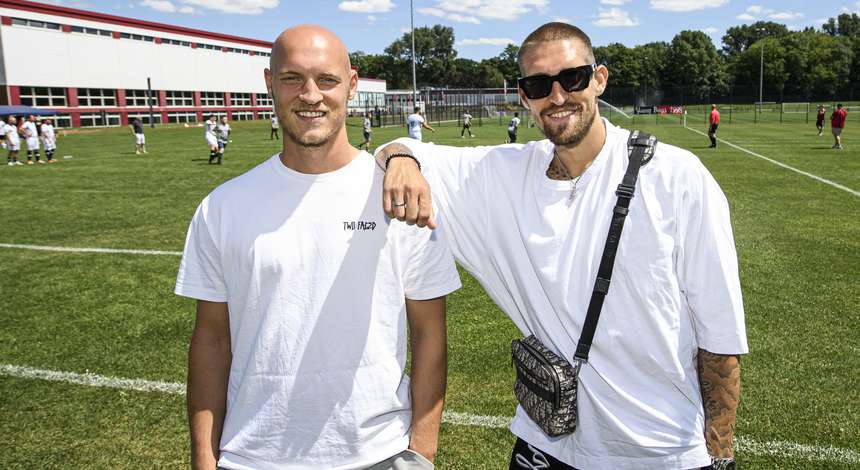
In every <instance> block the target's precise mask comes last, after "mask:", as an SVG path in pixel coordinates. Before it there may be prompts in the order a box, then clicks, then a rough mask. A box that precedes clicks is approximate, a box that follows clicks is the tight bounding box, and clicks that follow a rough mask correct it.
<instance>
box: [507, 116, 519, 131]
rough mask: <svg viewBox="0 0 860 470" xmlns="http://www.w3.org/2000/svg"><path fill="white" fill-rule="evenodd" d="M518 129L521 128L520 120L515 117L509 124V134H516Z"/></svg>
mask: <svg viewBox="0 0 860 470" xmlns="http://www.w3.org/2000/svg"><path fill="white" fill-rule="evenodd" d="M517 127H520V118H518V117H514V118H513V119H511V123H510V124H508V132H516V130H517Z"/></svg>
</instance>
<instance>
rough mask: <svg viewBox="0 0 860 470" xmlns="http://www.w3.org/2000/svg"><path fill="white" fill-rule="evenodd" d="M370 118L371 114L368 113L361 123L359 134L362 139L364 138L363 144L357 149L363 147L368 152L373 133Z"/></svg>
mask: <svg viewBox="0 0 860 470" xmlns="http://www.w3.org/2000/svg"><path fill="white" fill-rule="evenodd" d="M372 117H373V113H372V112H370V111H368V112H367V114H365V115H364V121H363V122H362V123H361V134H362V137H364V142H362V143H360V144H358V148H359V149H361V148H362V147H364V149H365V150H367V151H370V137H371V134H372V132H373V124H372V123H371V121H370V118H372Z"/></svg>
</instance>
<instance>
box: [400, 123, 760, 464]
mask: <svg viewBox="0 0 860 470" xmlns="http://www.w3.org/2000/svg"><path fill="white" fill-rule="evenodd" d="M604 123H605V125H606V129H607V133H606V142H605V144H604V146H603V148H602V150H601V151H600V153H599V154H598V156H597V157H596V158H595V160H594V162H593V164H592V165H591V167H590V168H588V169H587V170H586V171H585V173H583V175H582V177H581V179H580V180H579V182H578V183H577V197H576V199H575V201H574V202H573V203H572V204H569V196H570V191H571V185H570V181H553V180H550V179H549V178H547V176H546V169H547V167H548V166H549V163H550V160H551V159H552V156H553V144H552V143H551V142H549V141H548V140H543V141H538V142H530V143H528V144H510V145H501V146H495V147H472V148H460V147H445V146H434V145H432V144H422V143H418V142H415V141H414V140H410V139H398V140H397V142H399V143H401V144H403V145H406V146H408V147H410V148H411V149H412V150H413V151H414V152H415V153H416V155H417V156H418V158H419V160H421V163H422V171H423V172H424V173H425V175H426V176H427V177H428V180H429V182H430V185H431V188H432V190H433V197H434V202H435V203H436V204H437V205H438V209H439V210H438V212H437V214H438V218H439V221H440V223H441V224H442V226H443V227H445V231H446V232H447V234H448V239H449V241H450V243H451V248H452V250H453V252H454V256H455V258H456V259H457V261H458V262H459V263H460V264H461V265H462V266H463V267H464V268H465V269H466V270H468V271H469V272H470V273H472V274H473V275H474V276H475V278H476V279H477V280H478V282H480V284H481V285H482V286H483V287H484V289H485V290H486V291H487V293H488V294H489V295H490V297H491V298H492V299H493V300H494V301H495V302H496V304H497V305H499V307H500V308H501V309H502V310H503V311H504V312H505V313H506V314H507V315H508V316H509V317H510V318H511V319H512V320H513V322H514V323H515V324H516V326H517V327H518V328H519V329H520V331H522V333H523V334H524V335H527V334H534V335H536V336H537V337H538V338H539V339H540V340H541V341H542V342H543V343H544V344H545V345H547V346H548V347H550V348H551V349H553V350H555V351H556V352H559V353H561V354H562V355H563V356H564V357H565V358H567V359H568V360H569V361H572V359H573V356H574V352H575V350H576V342H577V341H578V340H579V334H580V332H581V331H582V324H583V322H584V320H585V314H586V310H587V307H588V303H589V299H590V298H591V292H592V289H593V287H594V281H595V276H596V275H597V268H598V266H599V264H600V258H601V254H602V253H603V247H604V244H605V242H606V236H607V233H608V230H609V222H610V220H611V215H612V208H613V207H614V205H615V202H616V199H617V197H616V195H615V189H616V188H617V186H618V184H619V183H620V182H621V180H622V177H623V175H624V172H625V170H626V168H627V164H628V154H627V139H628V137H629V132H628V131H626V130H624V129H621V128H618V127H615V126H613V125H611V124H609V123H608V122H607V121H604ZM699 348H702V349H705V350H708V351H710V352H713V353H719V354H739V353H746V352H747V341H746V328H745V325H744V312H743V304H742V300H741V289H740V281H739V278H738V265H737V255H736V251H735V246H734V241H733V236H732V229H731V224H730V220H729V207H728V204H727V201H726V198H725V196H724V195H723V193H722V191H721V190H720V188H719V186H718V185H717V183H716V181H714V179H713V177H712V176H711V175H710V173H708V171H707V170H706V169H705V167H704V166H703V165H702V164H701V162H700V161H699V160H698V159H697V158H696V157H695V155H693V154H691V153H690V152H688V151H685V150H682V149H680V148H677V147H674V146H671V145H668V144H665V143H659V144H658V146H657V149H656V154H655V156H654V157H653V159H652V161H651V162H650V163H648V164H647V165H645V166H644V167H642V169H641V172H640V176H639V181H638V183H637V186H636V192H635V197H634V198H633V200H632V202H631V205H630V213H629V216H628V217H627V220H626V222H625V225H624V231H623V233H622V235H621V242H620V247H619V249H618V254H617V257H616V260H615V269H614V271H613V275H612V282H611V285H610V287H609V293H608V295H607V297H606V300H605V303H604V305H603V310H602V313H601V316H600V321H599V323H598V326H597V332H596V334H595V337H594V342H593V346H592V348H591V353H590V356H589V362H588V364H587V365H586V366H584V367H583V368H582V372H581V375H580V378H581V382H580V387H579V398H578V399H579V422H578V428H577V430H576V432H575V433H574V434H572V435H569V436H565V437H558V438H550V437H548V436H547V435H546V434H544V433H543V432H542V431H541V430H540V428H538V427H537V425H536V424H534V423H533V422H532V421H531V419H530V418H529V417H528V415H527V414H526V413H525V412H524V411H523V410H522V408H521V407H518V408H517V413H516V416H515V417H514V420H513V423H512V424H511V431H512V432H513V433H514V434H516V435H517V436H519V437H521V438H523V439H524V440H526V441H527V442H529V443H530V444H532V445H533V446H535V447H537V448H538V449H541V450H543V451H545V452H547V453H549V454H550V455H553V456H554V457H556V458H558V459H559V460H561V461H563V462H566V463H567V464H569V465H572V466H574V467H576V468H581V469H588V470H594V469H612V470H624V469H637V470H638V469H642V468H648V469H667V470H668V469H672V470H677V469H686V468H696V467H700V466H704V465H707V464H709V457H708V453H707V450H706V448H705V440H704V436H703V434H704V433H703V429H704V414H703V407H702V398H701V395H700V389H699V381H698V375H697V371H696V365H695V364H696V360H695V358H696V355H697V353H698V349H699Z"/></svg>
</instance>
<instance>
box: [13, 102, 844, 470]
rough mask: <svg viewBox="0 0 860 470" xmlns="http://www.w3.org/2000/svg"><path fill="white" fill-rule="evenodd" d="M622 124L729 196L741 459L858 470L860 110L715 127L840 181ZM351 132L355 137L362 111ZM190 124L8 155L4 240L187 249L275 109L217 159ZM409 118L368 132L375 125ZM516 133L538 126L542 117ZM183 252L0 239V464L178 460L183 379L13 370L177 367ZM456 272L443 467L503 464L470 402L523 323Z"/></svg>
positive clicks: (668, 128)
mask: <svg viewBox="0 0 860 470" xmlns="http://www.w3.org/2000/svg"><path fill="white" fill-rule="evenodd" d="M491 122H492V123H493V124H492V125H491V124H490V123H491ZM620 123H621V124H623V125H624V126H625V127H632V126H634V125H635V127H636V128H640V129H642V130H646V131H650V132H653V133H655V134H656V135H657V136H658V137H659V138H660V139H661V140H662V141H663V142H667V143H671V144H674V145H679V146H682V147H685V148H688V149H690V150H692V151H693V152H695V153H696V154H698V155H699V156H700V158H701V159H702V161H703V162H704V163H705V165H706V166H707V167H708V168H709V169H710V170H711V172H712V173H713V174H714V176H715V177H716V179H717V180H718V181H719V183H720V184H721V186H722V188H723V190H724V191H725V192H726V194H727V196H728V199H729V203H730V205H731V208H732V220H733V226H734V233H735V238H736V243H737V246H738V252H739V256H740V266H741V281H742V284H743V290H744V300H745V306H746V315H747V327H748V335H749V343H750V348H751V351H752V353H751V354H750V355H749V356H747V357H745V358H744V359H743V361H742V369H743V370H742V387H743V390H742V403H741V409H740V412H739V419H738V428H737V435H738V445H737V450H738V460H739V463H740V467H741V468H743V469H773V468H779V469H809V468H818V469H840V468H858V467H860V391H858V390H860V388H858V383H860V382H858V380H860V379H858V377H860V347H858V340H857V338H858V333H860V294H858V292H860V195H858V194H857V191H860V125H858V124H857V123H852V121H851V117H850V116H849V123H848V128H847V129H846V131H845V134H844V139H845V146H846V149H845V150H842V151H836V150H831V149H830V145H831V143H832V142H831V141H832V138H831V137H830V135H829V129H825V135H824V136H823V137H818V136H816V135H815V134H816V132H815V129H814V126H813V125H807V124H804V123H801V122H797V123H790V124H782V125H780V124H778V123H776V122H772V121H771V122H762V121H759V123H758V124H756V125H753V124H752V123H747V122H746V121H744V120H743V119H737V120H736V121H735V122H734V123H733V124H725V125H723V126H721V128H720V137H721V138H723V139H726V140H728V141H730V142H732V143H734V144H737V145H738V146H741V147H743V148H745V149H748V150H750V151H752V152H755V153H758V154H760V155H762V156H765V157H768V158H771V159H773V160H776V161H779V162H782V163H784V164H786V165H789V166H791V167H794V168H796V169H798V170H801V171H804V172H807V173H809V174H812V175H815V176H818V177H820V178H823V179H826V180H829V181H832V182H834V183H836V184H839V185H842V186H844V187H847V188H849V189H850V190H853V191H854V193H851V192H850V191H846V190H843V189H839V188H836V187H834V186H831V185H828V184H825V183H823V182H821V181H819V180H815V179H813V178H811V177H810V176H805V175H801V174H799V173H797V172H793V171H790V170H788V169H785V168H782V167H779V166H777V165H775V164H773V163H771V162H768V161H765V160H763V159H760V158H757V157H754V156H752V155H750V154H747V153H744V152H742V151H740V150H737V149H734V148H731V147H729V146H728V145H725V144H720V146H719V148H717V149H708V148H705V147H706V146H707V144H708V141H707V138H706V137H704V136H702V135H699V134H697V133H695V132H693V131H691V130H689V129H686V128H684V127H682V126H681V125H679V119H678V118H677V117H673V118H655V117H653V116H651V117H643V118H641V119H637V121H636V123H635V124H633V123H631V122H629V121H622V122H620ZM353 124H354V123H353ZM690 125H691V126H693V127H695V128H696V129H698V130H701V131H704V129H705V126H704V124H701V123H699V122H698V121H696V122H695V123H694V119H690ZM473 130H474V132H475V133H476V134H477V137H476V138H474V139H460V138H459V128H458V127H456V125H455V124H451V125H447V126H441V127H440V128H439V132H438V133H436V134H433V133H430V132H425V139H427V140H433V141H435V142H437V143H439V144H452V145H464V144H498V143H501V142H502V141H503V140H504V138H505V137H506V132H505V128H504V127H500V126H498V125H497V123H496V122H494V121H493V120H486V121H485V122H484V125H483V126H480V127H473ZM349 131H350V136H351V141H352V142H354V143H356V144H357V143H358V142H359V141H360V140H361V138H360V131H361V129H360V127H358V126H357V125H351V126H350V127H349ZM202 134H203V132H202V130H201V129H199V128H190V129H189V128H183V127H164V128H159V129H156V130H149V129H147V142H148V149H149V154H148V155H146V156H136V155H134V152H133V142H132V140H133V138H132V136H131V134H130V131H129V130H128V129H127V128H122V129H103V130H96V131H86V132H85V133H77V134H73V135H68V136H65V137H61V138H60V140H59V151H58V155H59V156H60V159H61V161H62V163H59V164H57V165H51V166H47V165H43V166H37V167H7V166H2V167H0V188H2V194H3V197H4V201H3V204H0V234H2V240H0V242H1V243H5V244H21V245H36V246H52V247H74V248H121V249H141V250H166V251H174V252H175V251H181V249H182V245H183V242H184V237H185V231H186V228H187V225H188V222H189V220H190V217H191V215H192V213H193V210H194V208H195V207H196V205H197V204H198V202H199V201H200V200H201V199H202V198H203V196H205V195H206V194H207V193H208V192H209V191H210V190H212V189H213V188H214V187H215V186H216V185H218V184H219V183H221V182H223V181H225V180H226V179H228V178H230V177H233V176H236V175H238V174H240V173H242V172H244V171H246V170H247V169H249V168H251V167H253V166H254V165H256V164H257V163H259V162H261V161H263V160H264V159H266V158H267V157H269V156H270V155H272V154H274V153H276V152H277V151H278V150H279V142H277V141H270V140H268V134H269V131H268V121H266V122H241V123H240V122H237V123H234V136H233V140H234V142H233V143H232V144H231V146H230V148H229V150H228V155H227V158H226V160H225V164H224V165H222V166H209V165H207V164H206V157H207V156H208V150H207V149H206V148H205V144H204V141H203V135H202ZM404 134H405V132H404V129H403V128H386V129H376V130H375V131H374V141H375V143H381V142H385V141H387V140H390V139H392V138H394V137H399V136H402V135H404ZM520 135H521V140H523V141H525V140H529V139H537V138H539V134H538V132H537V130H536V129H523V130H522V131H521V133H520ZM64 155H70V156H73V158H71V159H65V160H64V159H62V156H64ZM607 216H608V214H607ZM178 262H179V257H178V256H176V255H173V254H170V253H168V254H163V255H145V254H133V253H114V254H106V253H77V252H53V251H34V250H31V249H24V248H20V247H18V248H15V247H2V248H0V436H3V437H2V440H3V443H4V445H3V450H2V451H0V468H2V469H17V468H21V469H37V468H38V469H41V468H96V469H102V468H104V469H108V468H110V469H113V468H182V467H187V465H188V457H187V456H188V439H187V431H186V429H187V428H186V424H185V409H184V397H183V396H181V395H179V394H177V393H175V391H174V393H170V392H169V391H168V392H157V391H150V392H141V391H134V390H130V389H128V388H133V387H131V385H128V384H125V385H123V384H118V385H121V386H125V387H126V389H123V388H99V387H92V386H86V385H80V384H70V383H67V382H63V381H48V380H41V379H32V378H26V377H22V376H21V375H27V374H26V373H22V372H21V371H22V370H21V369H13V368H12V367H11V366H27V367H30V368H35V369H40V370H50V371H65V372H73V373H76V374H84V373H93V374H98V375H99V376H104V377H113V378H128V379H146V380H150V381H163V382H168V383H179V384H181V383H183V382H184V381H185V373H186V358H185V355H186V350H187V344H188V338H189V334H190V332H191V328H192V324H193V309H194V306H193V302H192V301H190V300H186V299H181V298H178V297H175V296H174V295H173V294H172V293H171V292H172V287H173V282H174V279H175V275H176V269H177V265H178ZM463 283H464V287H463V289H461V290H460V291H458V292H457V293H455V294H453V295H452V296H451V297H450V301H449V307H448V308H449V324H448V329H449V341H450V375H449V380H448V398H447V407H446V409H447V410H448V411H450V412H456V413H462V415H453V414H452V415H449V417H448V418H447V421H446V423H445V424H443V427H442V436H441V442H440V450H439V456H438V459H437V466H438V467H439V468H446V469H501V468H507V460H508V457H509V452H510V448H511V445H512V443H513V440H514V439H513V437H512V436H511V435H510V433H509V432H508V431H507V430H506V429H504V428H499V427H498V426H496V427H494V425H493V423H496V422H497V421H498V420H492V419H489V418H485V419H482V418H480V417H508V416H511V415H512V413H513V410H514V404H515V402H514V398H513V394H512V392H511V384H512V377H513V374H512V370H511V367H510V357H509V347H510V340H511V339H512V338H514V337H517V336H518V333H517V332H516V331H515V329H514V328H513V326H512V324H511V323H510V322H509V321H508V320H507V318H506V317H505V316H504V315H503V314H502V313H501V312H500V311H499V310H498V309H497V308H496V307H495V306H494V305H493V304H492V302H491V301H490V300H489V299H488V297H487V296H486V295H485V294H484V292H483V291H482V289H481V288H480V287H479V286H478V285H477V283H476V282H475V281H474V280H473V279H472V278H471V277H469V276H468V275H466V274H465V273H463ZM78 377H79V376H78ZM132 385H133V384H132ZM176 388H178V389H181V387H176ZM464 421H469V422H472V423H473V424H462V423H463V422H464ZM584 470H587V469H584Z"/></svg>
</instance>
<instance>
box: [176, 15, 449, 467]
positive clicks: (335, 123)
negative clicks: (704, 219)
mask: <svg viewBox="0 0 860 470" xmlns="http://www.w3.org/2000/svg"><path fill="white" fill-rule="evenodd" d="M270 61H271V62H270V67H271V68H270V69H266V70H265V80H266V85H267V87H268V90H269V93H270V94H271V96H272V97H273V98H274V101H275V111H276V112H277V114H278V117H279V119H280V122H281V126H282V128H283V130H284V139H282V142H283V150H282V152H281V153H280V154H275V155H273V156H272V157H271V158H269V159H267V160H266V161H264V162H263V163H262V164H260V165H258V166H257V167H255V168H253V169H251V170H250V171H248V172H247V173H245V174H243V175H241V176H239V177H237V178H234V179H232V180H230V181H228V182H226V183H224V184H222V185H221V186H219V187H218V188H216V189H215V190H214V191H213V192H212V193H210V194H209V195H208V196H207V197H206V198H205V199H204V200H203V202H202V203H201V204H200V206H199V207H198V208H197V211H196V212H195V214H194V217H193V219H192V222H191V226H190V228H189V230H188V237H187V240H186V244H185V251H184V254H183V256H182V261H181V265H180V269H179V274H178V276H177V282H176V293H177V294H179V295H182V296H186V297H191V298H194V299H197V323H196V325H195V327H194V333H193V335H192V339H191V347H190V351H189V372H188V398H187V400H188V413H189V422H190V428H191V438H192V466H193V468H195V469H214V468H215V467H216V465H217V466H218V467H219V468H222V469H241V470H248V469H276V468H277V469H338V470H349V469H368V468H371V469H373V470H389V469H396V470H407V469H410V470H427V469H432V468H433V464H432V460H433V458H434V454H435V452H436V447H437V435H438V430H439V424H440V421H441V414H442V405H443V395H444V389H445V376H446V352H445V351H446V340H445V297H444V296H445V295H447V294H448V293H450V292H452V291H453V290H455V289H457V288H459V286H460V280H459V277H458V274H457V271H456V268H455V265H454V260H453V257H452V256H451V253H450V250H449V248H448V246H447V243H446V241H445V237H444V234H442V233H439V232H437V233H433V232H430V231H427V230H422V229H420V228H418V227H414V226H412V227H410V226H407V225H406V224H402V223H399V222H396V221H391V219H389V218H388V217H387V215H386V214H385V212H384V211H383V209H382V207H380V206H379V203H378V198H379V192H380V191H382V178H383V173H382V171H381V170H380V169H379V167H378V166H377V165H376V162H375V161H374V159H373V157H372V156H371V155H370V154H368V153H367V152H362V151H359V150H357V149H356V148H355V147H353V146H352V145H350V143H349V140H348V138H347V132H346V125H345V123H346V109H347V108H346V104H347V101H348V99H349V98H350V97H351V96H353V95H354V94H355V93H356V90H357V86H358V76H357V74H356V72H355V71H353V70H352V69H351V67H350V63H349V55H348V53H347V50H346V47H345V46H344V45H343V43H342V42H341V41H340V40H339V39H338V38H337V37H336V36H335V35H334V34H333V33H331V32H330V31H328V30H325V29H323V28H321V27H319V26H314V25H304V26H298V27H295V28H293V29H288V30H286V31H284V32H283V33H282V34H281V35H280V36H279V37H278V38H277V39H276V41H275V43H274V46H273V48H272V56H271V59H270ZM401 203H402V202H401ZM407 324H408V326H409V331H410V341H409V344H410V347H411V351H412V369H411V374H410V375H406V374H405V373H404V369H405V366H406V357H407V354H406V352H407V351H406V345H407V337H406V328H407ZM410 376H411V379H410Z"/></svg>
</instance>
